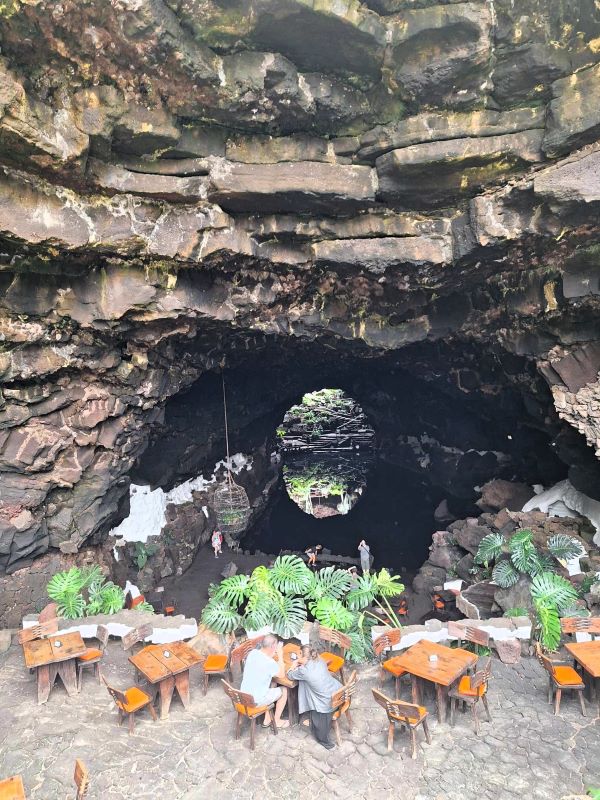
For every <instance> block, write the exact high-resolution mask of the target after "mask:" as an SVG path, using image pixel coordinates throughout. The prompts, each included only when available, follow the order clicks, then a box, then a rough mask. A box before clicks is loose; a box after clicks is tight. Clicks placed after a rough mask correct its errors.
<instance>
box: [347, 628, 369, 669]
mask: <svg viewBox="0 0 600 800" xmlns="http://www.w3.org/2000/svg"><path fill="white" fill-rule="evenodd" d="M348 636H349V637H350V642H351V645H350V649H349V650H348V651H347V653H346V659H347V660H348V661H351V662H353V663H355V664H363V663H364V662H365V661H368V660H369V659H370V658H371V657H372V655H373V647H372V646H371V638H370V636H369V635H368V634H367V633H365V632H363V631H361V630H360V629H358V628H357V629H353V630H350V631H348Z"/></svg>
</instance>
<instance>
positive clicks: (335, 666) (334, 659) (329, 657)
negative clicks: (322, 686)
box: [321, 653, 346, 672]
mask: <svg viewBox="0 0 600 800" xmlns="http://www.w3.org/2000/svg"><path fill="white" fill-rule="evenodd" d="M321 658H322V659H323V661H324V662H325V663H326V664H327V669H328V670H329V672H339V671H340V670H341V668H342V667H343V666H344V664H345V663H346V662H345V661H344V659H343V658H342V657H341V656H336V655H335V653H321Z"/></svg>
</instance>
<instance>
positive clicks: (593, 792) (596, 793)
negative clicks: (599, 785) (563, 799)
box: [585, 786, 600, 800]
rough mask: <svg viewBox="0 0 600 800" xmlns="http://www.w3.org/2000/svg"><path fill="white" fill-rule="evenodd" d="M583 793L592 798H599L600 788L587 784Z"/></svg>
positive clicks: (596, 799) (599, 799)
mask: <svg viewBox="0 0 600 800" xmlns="http://www.w3.org/2000/svg"><path fill="white" fill-rule="evenodd" d="M585 793H586V794H587V796H588V797H591V798H592V800H600V789H595V788H594V787H593V786H588V788H587V789H586V791H585Z"/></svg>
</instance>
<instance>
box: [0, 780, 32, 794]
mask: <svg viewBox="0 0 600 800" xmlns="http://www.w3.org/2000/svg"><path fill="white" fill-rule="evenodd" d="M0 800H27V798H26V796H25V787H24V786H23V778H22V777H21V776H20V775H13V776H12V778H6V779H5V780H3V781H0Z"/></svg>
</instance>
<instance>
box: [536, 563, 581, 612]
mask: <svg viewBox="0 0 600 800" xmlns="http://www.w3.org/2000/svg"><path fill="white" fill-rule="evenodd" d="M531 596H532V598H533V600H534V602H535V603H536V605H537V604H538V603H539V604H541V605H542V606H553V607H555V608H556V609H557V611H558V613H559V614H560V613H562V612H563V611H564V610H566V609H568V608H570V607H571V606H573V605H575V601H576V600H577V589H576V588H575V587H574V586H573V584H572V583H569V581H568V580H566V579H565V578H563V577H562V576H561V575H556V574H555V573H553V572H542V573H540V574H539V575H536V576H535V577H534V578H533V580H532V581H531Z"/></svg>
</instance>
